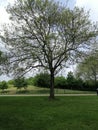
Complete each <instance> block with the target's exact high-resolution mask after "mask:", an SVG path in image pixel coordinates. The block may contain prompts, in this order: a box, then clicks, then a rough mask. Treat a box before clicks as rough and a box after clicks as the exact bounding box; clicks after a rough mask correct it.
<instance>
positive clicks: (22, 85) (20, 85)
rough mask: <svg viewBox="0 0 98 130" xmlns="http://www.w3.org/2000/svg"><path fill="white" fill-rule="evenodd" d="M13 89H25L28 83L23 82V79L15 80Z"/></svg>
mask: <svg viewBox="0 0 98 130" xmlns="http://www.w3.org/2000/svg"><path fill="white" fill-rule="evenodd" d="M14 87H17V89H21V88H24V89H26V88H27V87H28V83H27V81H26V80H25V78H24V77H23V78H19V77H18V78H17V79H15V80H14Z"/></svg>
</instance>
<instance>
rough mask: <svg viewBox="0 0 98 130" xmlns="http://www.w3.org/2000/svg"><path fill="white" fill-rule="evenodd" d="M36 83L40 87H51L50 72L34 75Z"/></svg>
mask: <svg viewBox="0 0 98 130" xmlns="http://www.w3.org/2000/svg"><path fill="white" fill-rule="evenodd" d="M34 85H35V86H38V87H46V88H49V87H50V75H49V74H48V73H40V74H37V75H36V76H35V77H34Z"/></svg>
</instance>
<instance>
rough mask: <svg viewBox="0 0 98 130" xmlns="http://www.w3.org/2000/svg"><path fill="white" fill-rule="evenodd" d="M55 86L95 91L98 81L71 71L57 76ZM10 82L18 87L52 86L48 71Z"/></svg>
mask: <svg viewBox="0 0 98 130" xmlns="http://www.w3.org/2000/svg"><path fill="white" fill-rule="evenodd" d="M54 83H55V86H54V87H55V88H61V89H72V90H84V91H94V90H96V88H97V86H98V82H96V84H95V82H94V81H90V80H86V81H83V80H82V79H80V78H75V76H74V75H73V73H72V72H69V73H68V75H67V77H66V78H65V77H64V76H56V77H55V80H54ZM8 84H12V85H13V86H15V87H17V88H21V87H24V88H25V89H26V88H27V86H28V85H33V86H37V87H45V88H49V87H50V75H49V74H48V73H40V74H37V75H36V76H35V77H30V78H17V79H15V80H9V81H8Z"/></svg>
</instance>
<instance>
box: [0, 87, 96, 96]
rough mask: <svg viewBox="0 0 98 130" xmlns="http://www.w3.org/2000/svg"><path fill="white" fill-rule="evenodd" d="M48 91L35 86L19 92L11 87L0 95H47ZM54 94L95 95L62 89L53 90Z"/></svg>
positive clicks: (0, 92)
mask: <svg viewBox="0 0 98 130" xmlns="http://www.w3.org/2000/svg"><path fill="white" fill-rule="evenodd" d="M49 92H50V89H49V88H41V87H35V86H28V88H27V91H25V90H24V89H23V88H22V89H21V91H20V90H17V88H15V87H13V86H9V88H8V89H7V90H5V93H2V90H0V94H49ZM55 93H57V94H64V93H65V94H86V93H95V92H90V91H77V90H67V89H66V90H64V89H55Z"/></svg>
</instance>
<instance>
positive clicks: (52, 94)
mask: <svg viewBox="0 0 98 130" xmlns="http://www.w3.org/2000/svg"><path fill="white" fill-rule="evenodd" d="M49 99H54V72H53V71H51V74H50V96H49Z"/></svg>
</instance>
